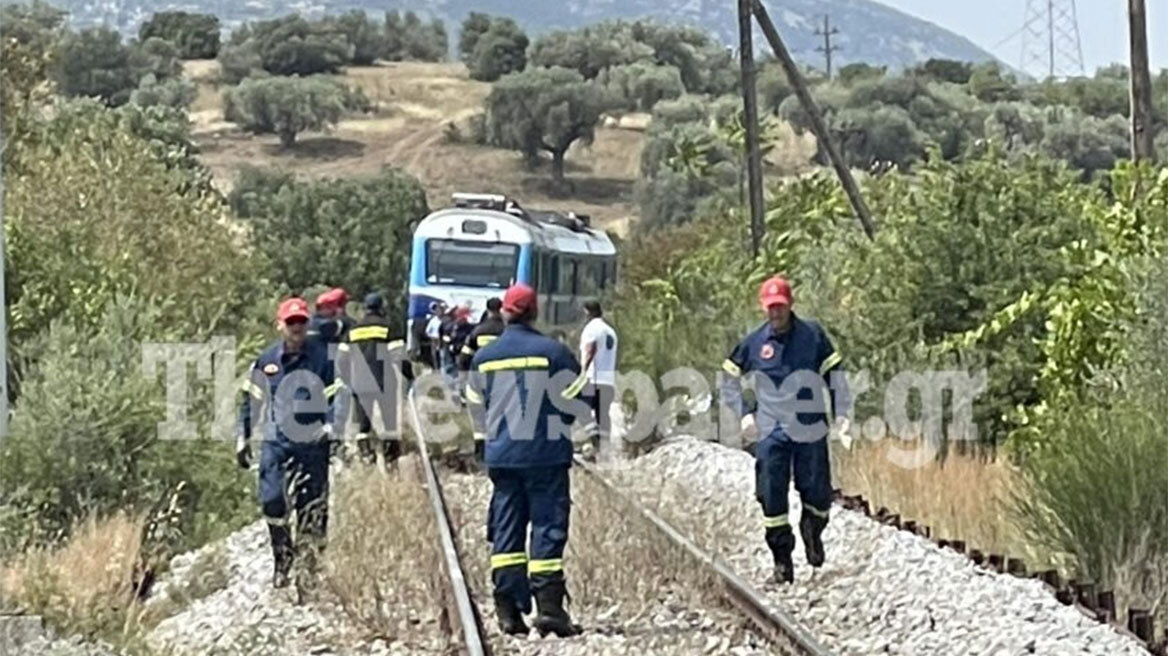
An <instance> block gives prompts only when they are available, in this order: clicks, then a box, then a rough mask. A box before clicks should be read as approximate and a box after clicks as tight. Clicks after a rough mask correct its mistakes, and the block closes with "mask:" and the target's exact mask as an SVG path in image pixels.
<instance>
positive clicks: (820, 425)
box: [722, 276, 849, 583]
mask: <svg viewBox="0 0 1168 656" xmlns="http://www.w3.org/2000/svg"><path fill="white" fill-rule="evenodd" d="M758 298H759V303H760V304H761V305H762V308H763V311H765V312H766V314H767V322H766V323H764V324H763V325H762V326H760V327H759V328H758V329H756V330H755V331H754V332H752V333H750V334H749V335H747V336H746V338H745V339H743V340H742V341H741V342H740V343H739V344H738V345H737V346H736V347H735V348H734V350H733V352H731V354H730V357H729V358H727V359H726V361H725V362H724V363H723V365H722V368H723V370H724V371H725V372H726V374H727V376H726V378H725V379H724V381H723V385H722V401H723V403H725V404H726V405H727V406H729V407H730V408H731V410H733V411H734V412H735V413H736V415H737V416H738V417H740V418H741V428H742V432H743V435H744V436H746V437H748V438H750V439H753V438H755V437H757V436H758V435H759V434H762V435H764V437H763V439H762V441H761V442H759V444H758V445H757V447H756V449H755V477H756V486H755V489H756V490H757V497H758V501H759V503H760V504H761V505H762V509H763V526H764V527H765V528H766V542H767V546H769V547H770V550H771V553H772V554H773V556H774V561H775V580H776V581H777V582H785V583H790V582H792V581H793V580H794V576H795V568H794V564H793V562H792V560H791V552H792V551H793V550H794V547H795V536H794V534H793V532H792V530H791V524H790V521H789V519H788V517H787V492H788V488H789V484H790V480H791V475H792V472H793V473H794V478H795V489H796V490H797V491H798V492H799V497H800V499H801V500H802V502H803V512H802V515H801V517H800V518H799V532H800V535H801V536H802V538H803V548H804V552H805V553H806V555H807V562H808V563H809V564H810V565H811V566H812V567H819V566H821V565H823V562H824V558H825V554H824V548H823V540H822V534H823V530H824V528H825V527H826V526H827V522H828V514H829V511H830V509H831V496H832V487H831V467H830V461H829V459H828V448H827V447H828V445H827V437H828V435H829V432H830V422H831V420H830V419H829V418H830V417H831V416H832V414H833V412H832V410H833V408H834V409H836V410H837V414H836V416H835V420H834V422H835V429H836V430H838V431H840V432H841V433H846V432H847V430H848V419H847V416H846V415H847V414H848V410H849V409H848V408H845V407H844V406H843V405H842V404H844V403H847V402H848V399H847V394H846V393H845V392H846V385H843V384H842V383H843V382H844V381H843V380H842V374H843V368H842V366H841V362H842V359H841V357H840V355H839V353H837V352H836V350H835V349H834V347H833V346H832V343H831V340H830V339H828V337H827V334H826V333H825V332H824V330H823V328H822V327H821V326H820V325H819V324H818V323H816V322H814V321H810V320H807V319H803V318H801V317H798V316H795V314H794V312H793V311H792V309H791V304H792V295H791V286H790V284H789V283H788V282H787V281H786V280H785V279H783V278H781V277H778V276H776V277H774V278H771V279H769V280H767V281H765V282H763V284H762V287H761V288H760V290H759V296H758ZM837 373H838V374H840V375H838V376H834V375H833V374H837ZM748 375H749V376H751V377H753V378H754V380H753V382H754V386H755V399H756V400H755V403H754V404H753V407H751V405H748V404H747V403H746V402H745V401H744V399H743V395H742V387H741V379H742V378H743V377H745V376H748ZM829 376H830V377H831V378H830V380H828V379H827V377H829ZM825 383H832V384H831V385H830V387H829V390H830V391H829V393H828V394H827V395H823V388H824V385H825ZM825 401H826V402H825ZM809 404H810V405H811V406H812V409H811V410H810V411H808V407H807V406H808V405H809ZM760 429H761V430H760Z"/></svg>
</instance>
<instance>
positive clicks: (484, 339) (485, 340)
mask: <svg viewBox="0 0 1168 656" xmlns="http://www.w3.org/2000/svg"><path fill="white" fill-rule="evenodd" d="M498 338H499V336H498V335H479V336H478V337H476V338H475V342H476V343H477V344H478V345H479V348H482V347H484V346H486V345H487V344H490V343H491V342H493V341H495V340H496V339H498Z"/></svg>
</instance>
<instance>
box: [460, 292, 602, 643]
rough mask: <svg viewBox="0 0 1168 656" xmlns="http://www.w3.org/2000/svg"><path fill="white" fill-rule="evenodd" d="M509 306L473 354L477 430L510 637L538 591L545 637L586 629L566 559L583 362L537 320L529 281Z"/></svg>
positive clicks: (498, 596)
mask: <svg viewBox="0 0 1168 656" xmlns="http://www.w3.org/2000/svg"><path fill="white" fill-rule="evenodd" d="M502 309H503V320H504V321H505V322H506V324H507V327H506V329H505V330H504V331H503V334H502V335H501V336H499V338H498V339H496V340H494V341H492V342H491V343H490V344H487V345H486V346H484V347H482V348H481V349H479V350H478V352H477V353H475V355H474V357H473V358H472V359H471V367H472V369H473V371H472V372H471V374H470V377H469V380H468V384H467V401H468V403H470V404H471V416H472V418H473V419H474V422H475V429H476V431H481V432H485V433H486V435H487V442H486V465H487V475H488V477H489V478H490V479H491V484H492V485H493V487H494V491H493V494H492V496H491V504H490V511H489V517H488V522H487V540H488V541H489V542H490V543H491V579H492V581H493V582H494V587H495V592H494V598H495V608H496V612H497V614H498V618H499V624H500V627H501V628H502V630H503V631H504V632H505V633H509V634H516V635H518V634H526V633H527V632H528V627H527V625H526V623H525V622H524V620H523V615H524V614H525V613H530V612H531V597H532V595H533V594H534V596H535V602H536V605H537V607H538V609H539V612H538V614H537V616H536V618H535V620H534V622H533V624H534V626H535V629H536V630H537V631H539V633H540V635H546V634H548V633H554V634H556V635H557V636H560V637H566V636H572V635H576V634H578V633H579V632H580V627H579V626H577V625H575V624H573V623H572V620H571V617H569V615H568V613H567V611H565V610H564V606H563V602H564V596H565V595H566V593H567V590H566V583H565V578H564V561H563V558H564V547H565V546H566V545H567V542H568V520H569V514H570V512H571V503H572V500H571V493H570V484H569V476H568V472H569V470H570V468H571V466H572V451H573V449H572V439H571V426H572V424H573V422H574V421H575V419H576V416H577V415H579V414H583V409H582V408H577V406H578V405H579V403H578V402H577V401H575V399H574V398H573V395H572V392H573V390H574V388H576V387H577V386H576V385H574V384H573V383H574V382H575V381H576V379H577V378H578V377H579V375H580V363H579V362H578V361H577V360H576V357H575V356H574V355H573V354H572V351H571V350H570V349H569V348H568V347H566V346H565V345H563V344H561V343H560V342H557V341H556V340H554V339H551V338H549V337H547V336H545V335H542V334H540V333H539V332H538V331H536V329H535V328H534V327H533V326H532V324H533V323H534V322H535V319H536V316H537V314H538V305H537V300H536V293H535V290H533V289H532V288H531V287H528V286H527V285H522V284H520V285H515V286H513V287H511V288H509V289H508V290H507V292H506V294H504V296H503V303H502ZM577 393H578V391H577ZM565 408H567V410H566V409H565ZM529 524H530V527H531V545H530V558H529V556H528V553H529V550H528V544H527V533H528V525H529Z"/></svg>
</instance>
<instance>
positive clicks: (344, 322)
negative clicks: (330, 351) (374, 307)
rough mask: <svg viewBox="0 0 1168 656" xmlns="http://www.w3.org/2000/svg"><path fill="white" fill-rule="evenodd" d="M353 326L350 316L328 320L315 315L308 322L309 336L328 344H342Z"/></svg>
mask: <svg viewBox="0 0 1168 656" xmlns="http://www.w3.org/2000/svg"><path fill="white" fill-rule="evenodd" d="M353 324H354V321H353V320H352V319H351V318H350V317H348V316H339V317H332V318H328V317H323V316H321V315H320V314H314V315H312V318H311V319H309V321H308V336H309V338H311V339H314V340H319V341H321V342H324V343H326V344H340V343H341V342H343V341H345V336H346V335H347V334H348V332H349V329H350V328H352V327H353Z"/></svg>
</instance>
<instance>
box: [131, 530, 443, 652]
mask: <svg viewBox="0 0 1168 656" xmlns="http://www.w3.org/2000/svg"><path fill="white" fill-rule="evenodd" d="M208 549H222V550H224V552H225V554H226V557H227V567H228V570H229V579H228V583H227V586H226V587H225V588H223V589H222V590H219V591H218V592H215V593H213V594H211V595H209V596H207V597H205V598H204V599H201V600H198V601H195V602H194V603H192V604H191V605H190V606H188V607H187V608H185V609H183V610H182V611H181V612H179V613H178V614H176V615H174V616H172V617H169V618H167V619H165V620H163V621H162V622H160V623H159V624H158V626H156V627H155V628H154V630H153V631H151V632H150V634H149V635H148V636H147V641H148V644H149V645H150V646H151V647H153V648H155V649H157V650H159V652H161V653H167V654H172V653H173V654H210V653H214V654H224V655H227V654H231V655H234V654H240V655H242V654H247V655H248V656H252V655H261V654H272V655H275V654H316V655H319V654H337V655H350V654H351V655H354V656H356V655H370V656H380V655H389V654H395V655H396V654H427V653H433V654H438V653H442V646H441V645H439V644H425V643H423V642H421V641H413V642H411V643H409V644H405V643H403V642H397V641H394V642H388V641H386V640H383V639H377V640H365V639H363V635H362V632H361V631H359V630H358V629H356V628H355V627H354V626H353V625H352V623H351V622H350V621H349V620H348V619H347V618H346V617H345V615H344V613H343V612H342V611H341V609H340V608H339V607H338V606H337V605H336V604H335V603H332V602H330V601H328V600H327V599H323V600H321V601H314V602H311V603H305V604H303V605H298V604H297V603H296V596H295V592H293V587H292V586H289V587H288V588H284V589H281V590H275V589H274V588H272V585H271V580H272V556H271V549H270V547H269V546H268V531H267V527H266V525H265V524H264V522H263V521H259V522H256V523H254V524H252V525H250V526H248V527H247V528H245V529H243V530H241V531H239V532H237V533H234V534H232V535H231V536H230V537H228V538H227V539H226V540H224V541H222V542H220V543H216V544H213V545H208V546H207V547H204V548H203V549H202V550H200V551H199V552H195V553H191V554H184V555H181V556H178V557H176V558H175V559H174V561H172V567H171V569H170V570H169V571H168V574H167V576H166V577H165V578H164V579H163V580H162V581H160V582H159V587H158V588H157V589H156V591H155V594H154V596H153V598H152V602H151V603H152V604H157V603H162V601H163V600H164V599H165V597H166V595H167V594H168V588H169V587H170V585H172V582H174V581H181V580H182V577H184V576H186V575H188V573H189V571H190V569H191V565H192V564H193V563H194V562H195V561H196V560H197V559H198V558H199V556H200V554H202V553H204V552H205V551H206V550H208Z"/></svg>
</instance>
